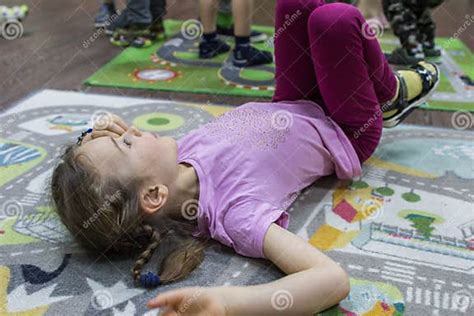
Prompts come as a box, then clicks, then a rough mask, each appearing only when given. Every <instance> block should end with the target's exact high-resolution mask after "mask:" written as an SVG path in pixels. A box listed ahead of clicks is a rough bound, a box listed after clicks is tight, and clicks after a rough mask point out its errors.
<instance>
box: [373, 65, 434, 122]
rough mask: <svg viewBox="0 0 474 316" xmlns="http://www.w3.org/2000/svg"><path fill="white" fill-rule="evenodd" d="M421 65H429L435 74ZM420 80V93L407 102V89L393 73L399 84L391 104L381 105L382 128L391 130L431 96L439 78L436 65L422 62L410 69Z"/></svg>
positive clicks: (403, 82)
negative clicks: (396, 94) (396, 95)
mask: <svg viewBox="0 0 474 316" xmlns="http://www.w3.org/2000/svg"><path fill="white" fill-rule="evenodd" d="M423 64H427V65H431V66H432V67H433V68H434V69H435V72H434V73H433V72H431V71H429V70H428V68H426V66H423ZM411 69H412V70H413V71H415V72H416V73H417V74H418V75H419V76H420V78H421V80H422V90H421V93H420V94H419V95H418V96H417V97H415V98H413V99H411V100H410V101H408V99H407V95H408V87H407V83H406V82H405V79H404V78H403V77H402V76H401V75H400V74H398V73H397V72H395V76H397V79H398V82H399V83H400V85H399V89H398V91H399V92H398V97H397V99H396V100H395V101H393V102H386V103H385V104H383V105H382V111H383V126H384V127H385V128H392V127H395V126H397V125H398V124H400V122H402V121H403V120H404V119H405V118H406V117H407V116H408V115H409V114H410V113H411V112H412V111H413V110H414V109H416V108H418V107H420V106H421V105H422V104H423V103H425V102H426V100H427V99H428V98H429V97H430V96H431V95H432V94H433V92H434V91H435V90H436V88H437V87H438V84H439V81H440V78H439V75H440V72H439V68H438V66H437V65H436V64H434V63H431V62H427V61H423V62H419V63H418V64H416V65H414V66H412V67H411Z"/></svg>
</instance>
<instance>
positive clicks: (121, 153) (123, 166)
mask: <svg viewBox="0 0 474 316" xmlns="http://www.w3.org/2000/svg"><path fill="white" fill-rule="evenodd" d="M77 153H78V154H79V155H82V154H84V155H85V156H86V157H87V158H88V160H89V161H90V163H92V166H93V167H94V168H96V169H98V170H99V172H100V174H101V175H102V176H114V177H117V178H118V179H119V180H120V181H123V182H124V183H127V182H129V181H130V180H132V179H134V178H137V177H140V178H144V179H149V180H151V181H155V182H159V183H162V184H165V185H166V184H169V183H171V182H172V181H173V180H174V179H175V178H176V176H177V170H178V169H177V168H178V162H177V159H178V146H177V144H176V141H175V140H174V139H173V138H171V137H160V136H159V135H157V134H152V133H149V132H141V131H139V130H138V129H136V128H135V127H131V128H129V129H128V130H127V131H126V132H125V133H124V134H122V136H120V137H111V136H103V137H98V138H95V139H92V140H89V141H87V142H85V143H84V142H83V143H82V145H81V146H80V147H79V149H78V152H77Z"/></svg>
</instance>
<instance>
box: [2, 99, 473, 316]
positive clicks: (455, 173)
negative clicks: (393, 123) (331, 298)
mask: <svg viewBox="0 0 474 316" xmlns="http://www.w3.org/2000/svg"><path fill="white" fill-rule="evenodd" d="M230 109H231V107H228V106H221V105H213V104H195V103H183V102H174V101H169V100H153V99H141V98H129V97H121V96H106V95H96V94H85V93H78V92H64V91H55V90H43V91H40V92H38V93H36V94H34V95H32V96H31V97H29V98H27V99H25V100H23V101H22V102H20V103H19V104H17V105H16V106H14V107H13V108H11V109H10V110H9V111H7V112H5V113H3V114H1V115H0V130H1V134H0V179H1V180H0V198H1V201H2V205H1V209H0V314H1V315H71V314H87V315H89V314H91V315H152V314H153V315H154V314H156V312H157V311H156V310H154V311H148V310H147V309H146V306H145V304H146V302H147V301H148V300H149V299H150V298H152V297H154V296H155V295H156V294H157V293H158V291H160V292H161V291H165V290H169V289H173V288H178V287H185V286H195V285H199V286H222V285H247V284H259V283H263V282H269V281H271V280H274V279H277V278H279V277H281V276H282V274H281V272H279V271H278V270H277V269H276V268H275V267H274V266H272V265H271V264H270V262H269V261H266V260H262V259H251V258H246V257H242V256H239V255H236V254H235V253H234V252H233V251H232V250H231V249H230V248H227V247H225V246H222V245H220V244H218V243H212V244H211V245H210V246H209V248H208V249H207V250H206V257H205V260H204V262H203V263H202V264H201V266H200V267H199V268H198V269H196V270H195V271H194V272H193V273H192V274H191V275H190V277H188V278H187V279H185V280H183V281H181V282H177V283H174V284H170V285H164V286H161V287H159V288H157V289H155V290H150V291H147V290H145V289H142V288H136V287H134V285H133V282H132V279H131V276H130V272H129V270H130V267H131V265H132V262H133V261H132V260H133V258H125V259H124V258H121V259H112V258H108V257H105V256H101V257H99V258H97V257H93V256H90V255H88V254H86V253H85V252H84V251H83V250H82V249H81V248H79V247H78V246H77V245H76V244H75V243H74V241H73V240H72V238H71V236H70V235H69V233H68V232H67V231H66V230H65V229H64V227H63V226H62V225H61V223H60V222H59V220H58V218H57V216H56V215H55V212H54V210H53V209H51V206H50V204H49V202H48V195H47V190H48V187H47V183H48V180H49V178H50V176H51V172H52V168H53V167H54V166H55V164H56V163H57V159H58V155H59V154H60V153H61V151H62V149H63V146H62V145H63V144H65V143H67V142H74V141H75V139H76V137H77V136H78V134H79V133H80V131H82V130H84V129H85V128H87V127H89V126H90V124H91V122H92V120H93V117H95V116H96V115H98V114H100V113H103V112H104V111H106V112H113V113H116V114H118V115H120V116H122V117H124V118H125V119H126V120H127V122H128V123H130V124H132V123H133V124H134V125H136V126H137V127H139V128H141V129H143V130H147V131H157V132H159V133H160V134H163V135H170V136H174V137H175V138H180V137H182V136H183V135H185V134H186V133H187V132H188V131H190V130H192V129H194V128H197V127H199V126H201V125H203V124H206V123H207V122H209V121H211V120H213V119H214V118H215V117H217V116H219V115H221V114H223V113H225V112H227V111H229V110H230ZM463 128H464V127H463V126H457V129H450V130H447V129H437V128H424V127H423V128H422V127H415V126H401V127H400V128H396V129H393V130H387V131H384V135H383V139H382V142H381V145H380V146H379V148H378V149H377V151H376V153H375V154H374V156H373V157H372V158H371V159H370V160H369V161H368V162H367V163H366V164H365V165H364V169H363V175H362V176H361V177H360V178H357V179H354V180H352V181H338V180H336V179H335V178H334V177H327V178H323V179H321V180H320V181H318V182H317V183H315V184H314V185H312V186H310V187H309V188H307V189H305V190H304V191H303V192H300V194H299V195H298V197H297V198H296V200H295V202H294V203H293V204H292V205H291V206H290V207H289V209H288V211H289V214H290V227H289V230H291V231H293V232H295V233H296V234H298V235H299V236H301V237H303V238H305V239H307V240H308V242H309V243H310V244H311V245H313V246H314V247H317V248H319V249H321V250H323V251H325V252H326V253H327V254H328V255H329V256H330V257H331V258H333V259H334V260H335V261H337V262H338V263H339V264H340V265H341V266H342V267H343V268H344V269H345V270H346V271H348V273H349V275H350V277H351V292H350V295H349V296H348V297H347V298H346V299H345V300H343V301H342V302H341V303H340V304H339V305H338V306H335V307H333V308H331V309H329V310H327V311H325V312H324V313H322V315H330V316H333V315H347V316H349V315H351V316H352V315H367V316H368V315H473V314H474V281H473V280H474V212H473V209H472V205H473V204H472V203H473V199H474V187H473V186H472V183H473V179H474V168H473V166H474V163H473V161H474V141H473V140H474V135H473V133H472V132H469V131H467V130H463ZM158 255H159V254H158ZM148 268H149V269H152V268H154V267H152V265H150V266H149V267H148ZM295 303H296V302H294V301H293V298H292V297H291V295H285V293H282V297H279V298H278V300H277V301H276V302H275V304H276V307H277V308H281V309H284V308H285V306H286V307H287V306H289V305H291V304H295Z"/></svg>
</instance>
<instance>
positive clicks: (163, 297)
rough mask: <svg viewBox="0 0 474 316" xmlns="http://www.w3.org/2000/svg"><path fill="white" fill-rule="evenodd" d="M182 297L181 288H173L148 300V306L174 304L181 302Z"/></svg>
mask: <svg viewBox="0 0 474 316" xmlns="http://www.w3.org/2000/svg"><path fill="white" fill-rule="evenodd" d="M183 297H184V293H183V291H182V290H175V291H169V292H165V293H163V294H159V295H158V296H157V297H155V298H153V299H151V300H149V301H148V304H147V305H148V308H155V307H162V306H175V305H177V304H179V303H180V302H181V300H182V299H183Z"/></svg>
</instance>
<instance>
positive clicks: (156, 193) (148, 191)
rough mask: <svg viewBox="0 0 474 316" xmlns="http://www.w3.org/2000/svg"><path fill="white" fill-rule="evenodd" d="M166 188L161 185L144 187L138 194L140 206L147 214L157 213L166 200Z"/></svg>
mask: <svg viewBox="0 0 474 316" xmlns="http://www.w3.org/2000/svg"><path fill="white" fill-rule="evenodd" d="M168 194H169V191H168V187H167V186H165V185H162V184H158V185H152V186H148V187H145V188H144V189H143V191H142V192H141V194H140V204H141V206H142V209H143V211H144V212H145V213H147V214H150V215H151V214H155V213H156V212H158V211H159V210H160V209H161V208H162V207H163V205H165V203H166V201H167V200H168Z"/></svg>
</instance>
